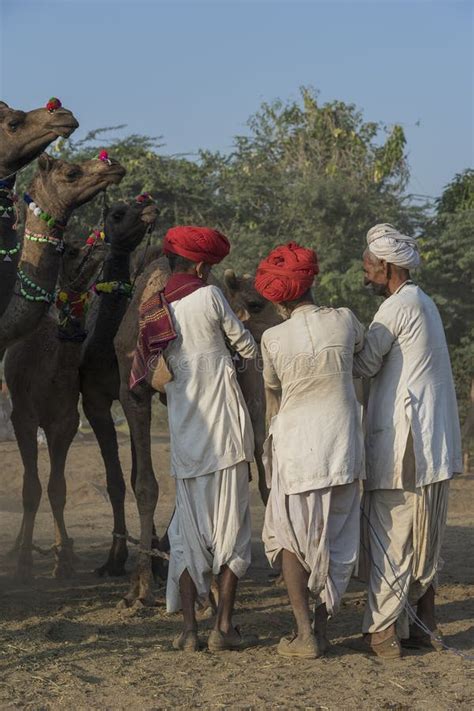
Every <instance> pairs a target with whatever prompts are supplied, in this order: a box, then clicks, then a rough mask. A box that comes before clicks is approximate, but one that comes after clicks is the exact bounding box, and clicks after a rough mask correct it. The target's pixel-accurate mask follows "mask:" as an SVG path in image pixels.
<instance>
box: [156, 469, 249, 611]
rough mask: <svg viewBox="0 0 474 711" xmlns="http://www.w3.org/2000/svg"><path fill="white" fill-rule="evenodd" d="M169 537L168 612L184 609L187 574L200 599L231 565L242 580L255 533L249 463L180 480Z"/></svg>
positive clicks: (177, 482)
mask: <svg viewBox="0 0 474 711" xmlns="http://www.w3.org/2000/svg"><path fill="white" fill-rule="evenodd" d="M168 535H169V540H170V563H169V570H168V583H167V588H166V608H167V610H168V612H177V611H178V610H180V609H181V599H180V593H179V579H180V577H181V575H182V574H183V572H184V571H185V570H187V571H188V572H189V574H190V576H191V578H192V580H193V582H194V584H195V586H196V590H197V594H198V596H199V598H206V596H207V595H208V594H209V589H210V585H211V579H212V575H218V573H219V572H220V570H221V568H222V566H224V565H227V566H228V567H229V568H230V569H231V570H232V572H233V573H234V574H235V575H236V576H237V577H238V578H241V577H242V576H243V575H244V574H245V572H246V571H247V568H248V567H249V565H250V557H251V550H250V549H251V537H252V529H251V524H250V507H249V469H248V463H247V462H240V463H239V464H237V465H235V466H233V467H228V468H227V469H222V470H221V471H218V472H214V473H212V474H204V475H202V476H197V477H192V478H188V479H177V480H176V509H175V513H174V516H173V518H172V520H171V523H170V526H169V529H168Z"/></svg>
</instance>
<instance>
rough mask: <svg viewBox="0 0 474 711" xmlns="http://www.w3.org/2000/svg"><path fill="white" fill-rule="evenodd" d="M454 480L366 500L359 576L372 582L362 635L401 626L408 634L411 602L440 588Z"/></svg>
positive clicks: (382, 491)
mask: <svg viewBox="0 0 474 711" xmlns="http://www.w3.org/2000/svg"><path fill="white" fill-rule="evenodd" d="M448 494H449V480H448V481H441V482H437V483H436V484H429V485H428V486H423V487H419V488H415V489H414V490H413V491H406V490H402V489H379V490H375V491H368V492H366V493H365V494H364V498H363V513H362V536H361V544H362V545H361V566H360V569H359V574H360V577H361V578H363V579H365V580H366V581H367V582H368V583H369V586H368V598H367V606H366V609H365V614H364V622H363V632H380V631H382V630H385V629H387V628H388V627H390V625H392V624H394V623H396V622H398V633H399V635H400V637H401V638H402V639H403V638H407V637H408V636H409V630H408V618H407V615H406V612H405V605H406V602H407V601H408V602H410V603H411V604H416V602H417V601H418V600H419V599H420V597H422V595H424V593H425V592H426V591H427V589H428V588H429V586H430V585H434V586H436V582H437V581H436V574H437V571H438V570H440V568H441V566H442V559H441V557H440V551H441V544H442V540H443V534H444V530H445V527H446V517H447V511H448Z"/></svg>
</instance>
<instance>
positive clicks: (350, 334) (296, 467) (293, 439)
mask: <svg viewBox="0 0 474 711" xmlns="http://www.w3.org/2000/svg"><path fill="white" fill-rule="evenodd" d="M362 340H363V328H362V326H361V324H360V323H359V322H358V321H357V319H356V318H355V316H354V315H353V314H352V313H351V311H349V309H326V308H318V307H316V306H313V305H311V306H309V305H308V306H303V307H299V308H298V309H297V310H296V311H294V312H293V314H292V316H291V318H290V319H289V321H286V322H285V323H283V324H281V325H279V326H276V327H275V328H271V329H269V330H268V331H266V332H265V334H264V336H263V340H262V354H263V361H264V379H265V385H266V387H267V388H269V389H271V390H273V391H276V392H277V393H281V405H280V410H279V412H278V414H277V415H276V417H274V418H273V420H272V423H271V428H270V436H269V439H268V440H267V442H266V445H265V452H266V457H265V458H266V468H267V472H268V473H269V474H271V482H270V481H269V483H271V489H270V497H269V500H268V504H267V508H266V512H265V525H264V529H263V541H264V544H265V552H266V555H267V557H268V559H269V561H270V563H272V564H274V563H275V562H276V561H277V559H278V557H279V555H280V553H281V551H282V549H285V550H288V551H290V552H291V553H293V554H294V555H295V556H296V557H297V558H298V560H299V562H300V563H301V565H302V566H303V568H304V569H305V570H306V571H307V572H308V588H309V590H310V591H311V592H312V593H313V594H314V595H315V596H316V597H317V599H318V602H320V603H323V602H324V603H325V604H326V607H327V610H328V613H329V614H330V615H333V614H335V613H336V611H337V609H338V607H339V604H340V599H341V596H342V595H343V594H344V592H345V590H346V587H347V584H348V582H349V578H350V576H351V573H352V570H353V568H354V565H355V563H356V560H357V552H358V539H359V482H358V479H359V478H361V477H363V439H362V428H361V412H360V407H359V405H358V402H357V400H356V396H355V391H354V385H353V380H352V359H353V353H354V351H355V350H357V349H359V348H360V347H361V346H362Z"/></svg>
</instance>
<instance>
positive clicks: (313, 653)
mask: <svg viewBox="0 0 474 711" xmlns="http://www.w3.org/2000/svg"><path fill="white" fill-rule="evenodd" d="M324 651H325V650H324ZM324 651H323V650H322V649H321V648H320V646H319V644H318V641H317V639H316V637H314V636H313V635H311V637H308V638H307V639H301V637H298V636H297V635H295V634H293V636H292V637H282V638H281V640H280V642H279V644H278V647H277V652H278V654H280V655H281V656H282V657H298V658H299V659H317V658H318V657H322V656H323V654H324Z"/></svg>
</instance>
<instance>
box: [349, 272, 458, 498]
mask: <svg viewBox="0 0 474 711" xmlns="http://www.w3.org/2000/svg"><path fill="white" fill-rule="evenodd" d="M354 374H355V375H357V376H359V377H368V378H372V381H371V388H370V396H369V405H368V412H367V421H366V424H367V437H366V466H367V481H366V489H368V490H372V489H402V488H403V483H402V472H403V458H404V455H405V450H406V446H407V440H408V436H409V433H410V431H411V433H412V435H413V445H414V452H415V460H416V485H417V486H425V485H427V484H433V483H435V482H437V481H444V480H446V479H450V478H451V477H452V476H453V473H456V472H461V471H462V453H461V434H460V428H459V418H458V410H457V403H456V393H455V390H454V383H453V377H452V373H451V364H450V361H449V353H448V348H447V345H446V338H445V335H444V330H443V324H442V322H441V318H440V315H439V312H438V309H437V308H436V306H435V304H434V302H433V301H432V300H431V299H430V298H429V296H427V295H426V294H425V293H424V292H423V291H422V290H421V289H420V288H419V287H418V286H416V285H415V284H413V283H412V282H406V283H405V284H404V285H402V286H401V287H400V288H399V289H398V291H397V292H395V293H394V294H392V296H390V297H389V298H388V299H386V300H385V301H384V302H383V304H382V305H381V306H380V308H379V310H378V311H377V313H376V315H375V317H374V320H373V322H372V324H371V325H370V328H369V330H368V333H367V334H366V338H365V342H364V347H363V348H362V350H360V351H359V352H358V353H357V354H356V356H355V358H354Z"/></svg>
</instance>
